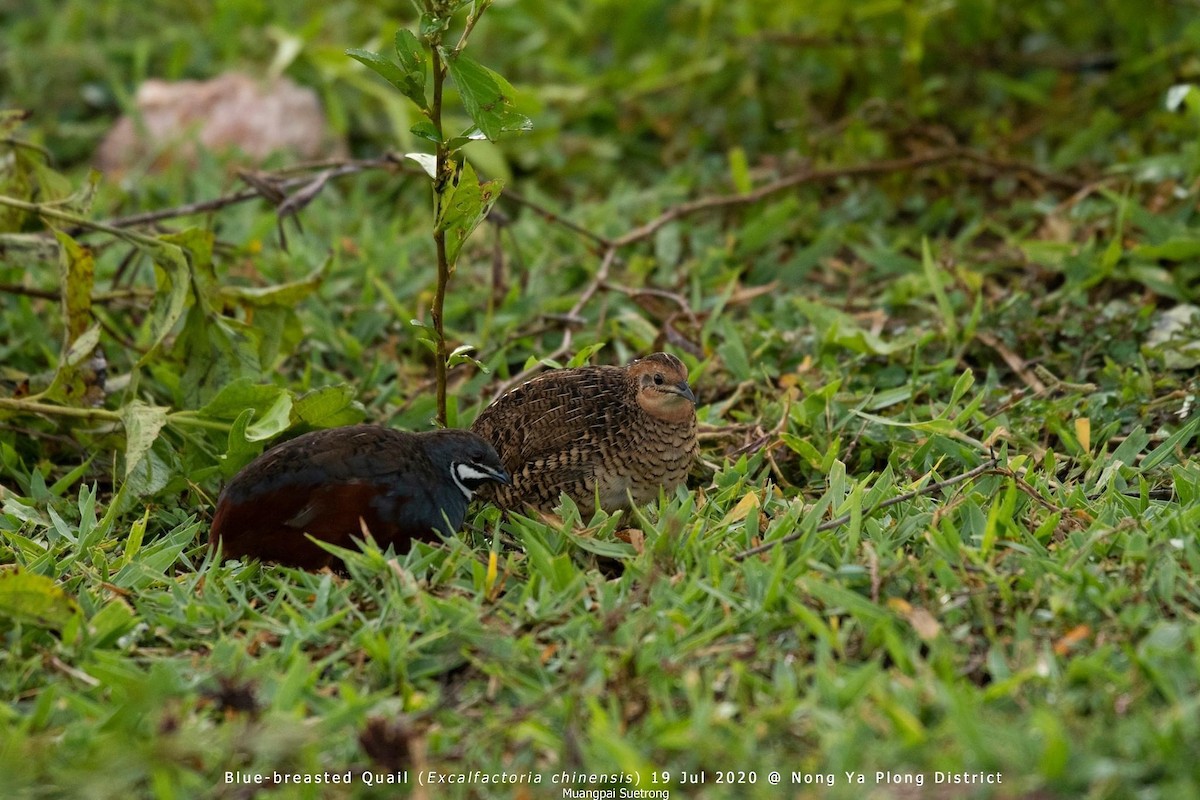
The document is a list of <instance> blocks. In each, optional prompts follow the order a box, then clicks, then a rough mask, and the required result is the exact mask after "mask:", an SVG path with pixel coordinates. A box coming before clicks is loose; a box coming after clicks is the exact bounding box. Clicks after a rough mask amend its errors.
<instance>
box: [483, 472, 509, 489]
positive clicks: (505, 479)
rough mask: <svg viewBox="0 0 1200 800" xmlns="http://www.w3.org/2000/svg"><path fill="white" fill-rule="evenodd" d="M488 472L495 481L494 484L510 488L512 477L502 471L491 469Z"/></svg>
mask: <svg viewBox="0 0 1200 800" xmlns="http://www.w3.org/2000/svg"><path fill="white" fill-rule="evenodd" d="M488 471H489V472H490V473H491V474H492V477H493V478H495V479H496V483H501V484H504V485H505V486H512V475H509V474H508V473H507V472H505V471H504V470H502V469H493V470H488Z"/></svg>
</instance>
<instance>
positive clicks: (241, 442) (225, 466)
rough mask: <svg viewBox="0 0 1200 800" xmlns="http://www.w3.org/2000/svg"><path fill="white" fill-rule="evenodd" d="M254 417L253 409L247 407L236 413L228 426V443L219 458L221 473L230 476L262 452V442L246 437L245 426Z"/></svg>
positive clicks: (226, 476)
mask: <svg viewBox="0 0 1200 800" xmlns="http://www.w3.org/2000/svg"><path fill="white" fill-rule="evenodd" d="M252 419H254V411H253V409H249V408H247V409H246V410H245V411H243V412H242V413H240V414H238V416H237V419H235V420H234V421H233V424H232V425H230V426H229V443H228V445H227V446H226V448H225V455H224V456H223V457H222V458H221V475H223V476H224V477H225V478H227V479H228V478H232V477H233V476H234V475H236V474H237V472H238V470H240V469H241V468H242V467H244V466H246V465H247V464H249V463H250V462H251V461H252V460H254V458H255V456H257V455H258V454H259V453H260V452H262V444H261V443H259V442H252V441H250V440H249V439H248V438H246V427H247V426H248V425H249V424H250V420H252Z"/></svg>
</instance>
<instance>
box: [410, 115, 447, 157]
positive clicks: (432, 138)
mask: <svg viewBox="0 0 1200 800" xmlns="http://www.w3.org/2000/svg"><path fill="white" fill-rule="evenodd" d="M408 132H409V133H411V134H412V135H413V136H416V137H417V138H418V139H425V140H426V141H429V142H434V143H437V142H440V141H441V140H442V135H441V134H440V133H438V129H437V128H435V127H434V125H433V123H432V122H430V121H429V120H427V119H424V118H422V119H419V120H417V122H416V124H415V125H413V126H412V127H411V128H409V129H408ZM406 155H408V156H409V158H411V157H412V156H411V155H410V154H406Z"/></svg>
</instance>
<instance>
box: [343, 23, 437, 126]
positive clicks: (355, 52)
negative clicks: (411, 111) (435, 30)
mask: <svg viewBox="0 0 1200 800" xmlns="http://www.w3.org/2000/svg"><path fill="white" fill-rule="evenodd" d="M409 35H410V36H411V35H412V34H409ZM396 39H397V51H399V50H400V47H399V44H400V34H397V35H396ZM414 41H415V37H414ZM419 46H420V45H419V44H418V48H419ZM346 55H348V56H350V57H351V58H353V59H354V60H355V61H358V62H359V63H361V64H364V65H366V66H367V67H368V68H370V69H371V70H372V71H373V72H374V73H375V74H377V75H379V76H380V77H381V78H383V79H384V80H385V81H387V82H388V83H390V84H391V85H392V86H394V87H396V89H397V90H398V91H399V92H400V93H401V94H402V95H404V96H405V97H407V98H408V99H410V100H412V101H413V102H414V103H416V104H417V105H418V106H420V107H421V108H423V109H427V108H428V107H429V104H428V103H427V102H426V100H425V70H424V65H423V64H422V68H421V69H420V70H419V71H416V70H412V69H408V68H406V67H405V66H403V65H398V64H395V63H393V62H392V61H391V60H389V59H388V58H387V57H386V56H384V55H381V54H380V53H372V52H371V51H370V50H360V49H357V48H355V49H351V50H347V51H346Z"/></svg>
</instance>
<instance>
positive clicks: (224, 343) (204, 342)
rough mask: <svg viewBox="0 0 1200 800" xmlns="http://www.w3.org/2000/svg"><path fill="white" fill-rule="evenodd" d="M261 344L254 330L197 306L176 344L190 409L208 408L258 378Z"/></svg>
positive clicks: (182, 383) (182, 380) (181, 380)
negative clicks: (238, 384) (233, 386)
mask: <svg viewBox="0 0 1200 800" xmlns="http://www.w3.org/2000/svg"><path fill="white" fill-rule="evenodd" d="M258 341H259V334H258V332H257V331H255V330H254V329H253V328H250V327H249V326H247V325H245V324H243V323H240V322H237V321H236V320H232V319H229V318H226V317H218V316H210V315H208V314H206V313H204V311H203V310H202V309H201V308H200V306H198V305H197V306H193V307H192V309H191V311H189V312H188V316H187V322H186V323H185V324H184V326H183V331H182V333H180V335H179V339H178V340H177V341H176V343H175V354H176V357H177V358H178V359H179V360H180V361H181V362H182V363H183V365H184V368H183V374H182V375H181V376H180V387H181V389H182V390H183V395H184V399H185V401H186V403H187V405H188V406H189V407H195V406H199V405H202V404H205V403H207V402H208V401H209V400H211V399H212V398H214V397H216V396H217V394H218V393H219V392H221V391H222V390H223V389H224V388H225V387H227V386H228V385H229V384H230V383H232V382H233V381H235V380H237V379H239V378H243V377H249V376H253V375H258V374H259V373H260V372H261V366H260V364H259V360H258Z"/></svg>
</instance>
